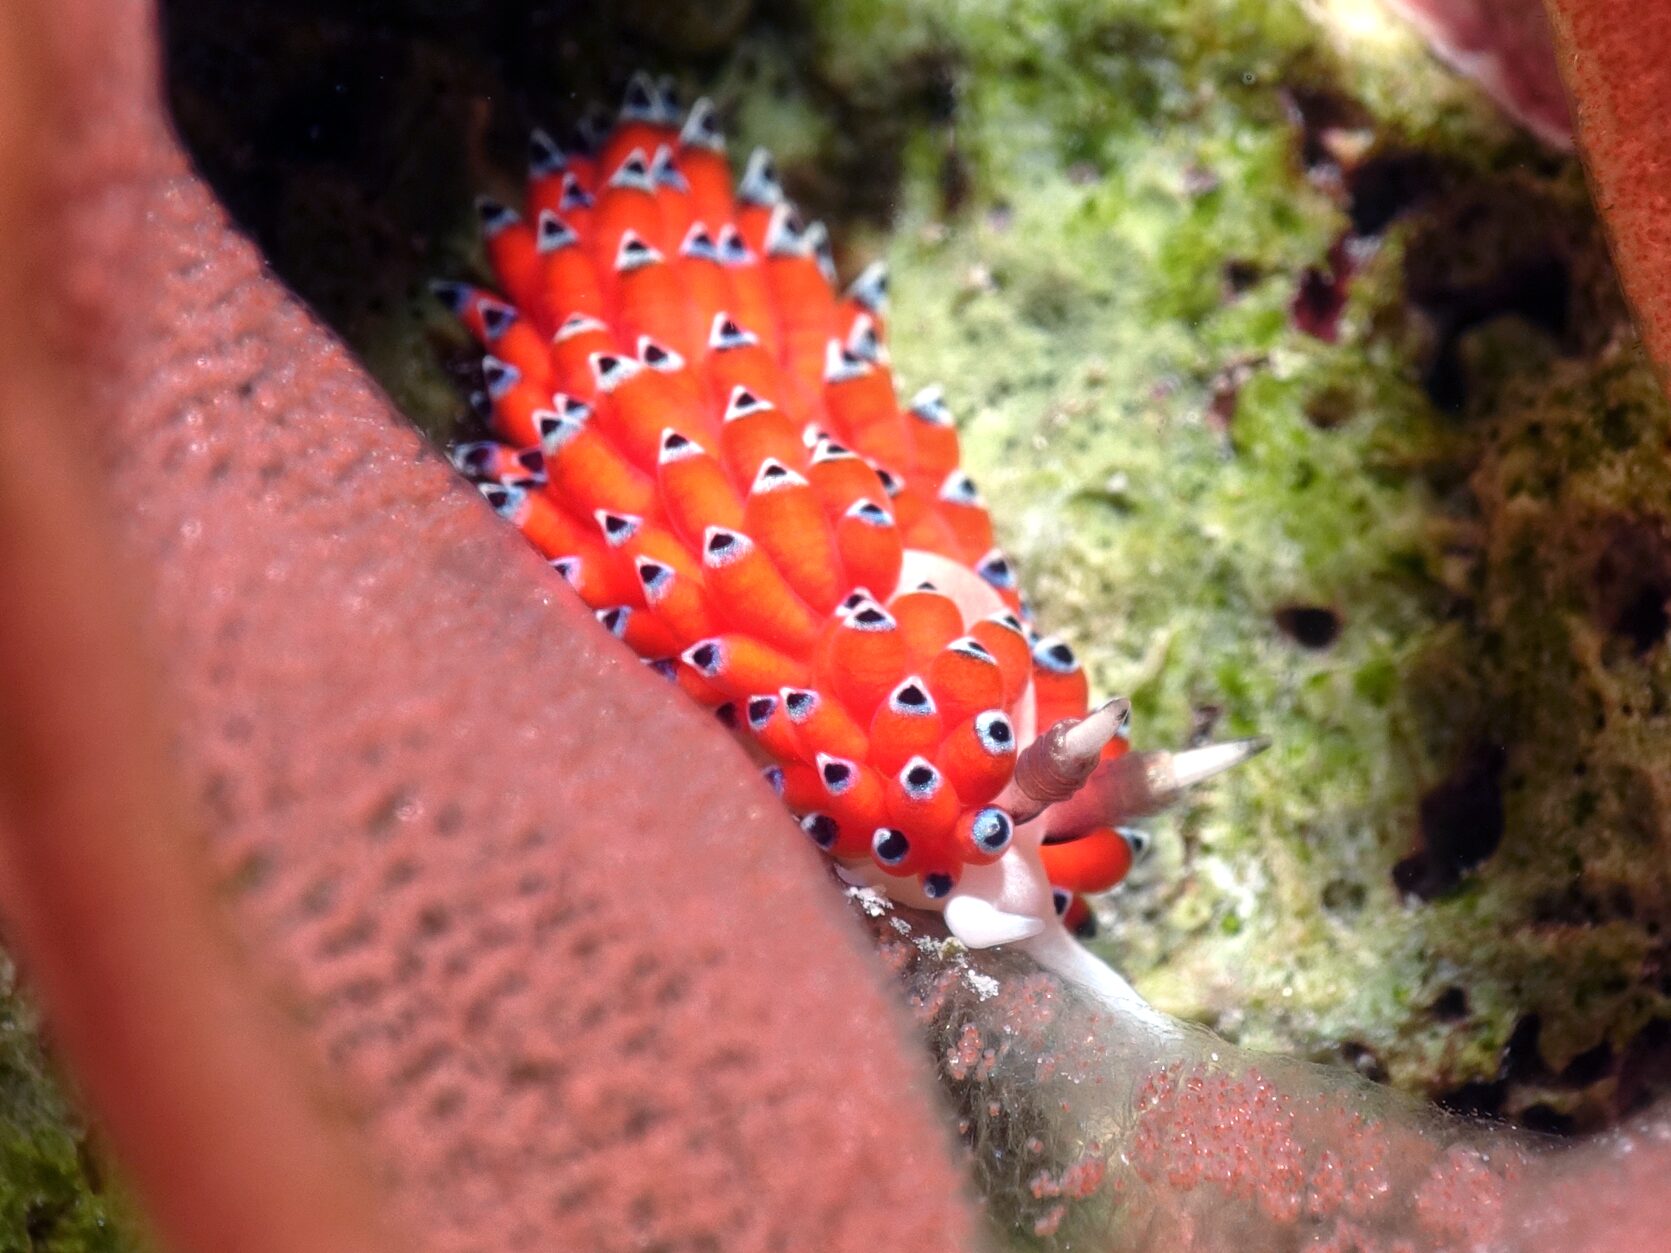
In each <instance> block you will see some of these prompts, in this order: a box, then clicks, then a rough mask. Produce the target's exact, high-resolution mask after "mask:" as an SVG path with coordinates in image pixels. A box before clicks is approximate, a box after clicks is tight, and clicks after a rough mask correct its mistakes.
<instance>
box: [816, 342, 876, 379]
mask: <svg viewBox="0 0 1671 1253" xmlns="http://www.w3.org/2000/svg"><path fill="white" fill-rule="evenodd" d="M869 373H870V363H869V362H868V361H865V360H864V359H863V358H861V357H855V356H854V355H853V354H852V353H851V352H849V351H848V350H847V345H845V344H843V343H842V342H841V341H840V340H839V339H832V340H830V341H829V342H828V343H826V344H825V345H824V381H825V382H826V383H845V382H848V381H849V380H851V379H859V378H863V377H864V376H865V375H867V374H869Z"/></svg>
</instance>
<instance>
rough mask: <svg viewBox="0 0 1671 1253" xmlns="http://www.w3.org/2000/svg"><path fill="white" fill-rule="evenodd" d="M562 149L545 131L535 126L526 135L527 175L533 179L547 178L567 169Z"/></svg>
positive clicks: (566, 160) (566, 159) (566, 161)
mask: <svg viewBox="0 0 1671 1253" xmlns="http://www.w3.org/2000/svg"><path fill="white" fill-rule="evenodd" d="M568 164H569V162H568V158H567V157H566V156H564V155H563V149H562V147H561V146H560V145H559V144H558V143H557V141H556V140H555V139H553V138H552V137H551V136H550V135H549V134H547V133H546V132H545V131H543V130H541V129H540V128H539V127H538V126H536V127H535V128H534V129H533V130H532V131H530V132H529V133H528V173H529V175H530V176H531V177H533V178H549V177H550V176H551V175H553V174H560V173H562V172H563V170H564V169H566V168H567V167H568Z"/></svg>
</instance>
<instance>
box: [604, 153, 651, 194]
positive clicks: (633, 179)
mask: <svg viewBox="0 0 1671 1253" xmlns="http://www.w3.org/2000/svg"><path fill="white" fill-rule="evenodd" d="M608 185H609V186H610V187H626V188H630V189H631V190H633V191H642V192H645V193H647V194H650V195H654V194H655V190H656V180H655V178H654V176H653V175H651V173H650V158H649V157H647V156H645V155H644V149H642V148H634V149H633V150H632V151H631V152H629V153H627V155H626V156H625V157H624V158H622V160H621V164H620V165H618V166H616V167H615V172H614V173H613V174H611V175H610V176H609V183H608Z"/></svg>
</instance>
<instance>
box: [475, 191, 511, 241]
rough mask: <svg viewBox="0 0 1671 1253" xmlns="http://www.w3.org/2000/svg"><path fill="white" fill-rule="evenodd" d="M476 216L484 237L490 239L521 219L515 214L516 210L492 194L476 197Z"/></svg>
mask: <svg viewBox="0 0 1671 1253" xmlns="http://www.w3.org/2000/svg"><path fill="white" fill-rule="evenodd" d="M476 217H477V219H478V220H479V221H480V222H481V224H482V238H484V239H492V238H493V237H494V236H495V235H497V234H499V232H500V231H503V230H505V229H506V228H508V227H511V226H515V225H516V224H517V223H518V222H520V221H521V220H522V219H521V218H519V217H518V216H517V215H516V210H514V209H508V208H506V207H505V206H504V205H502V204H500V203H499V202H498V201H497V200H495V199H494V198H493V197H492V196H477V197H476Z"/></svg>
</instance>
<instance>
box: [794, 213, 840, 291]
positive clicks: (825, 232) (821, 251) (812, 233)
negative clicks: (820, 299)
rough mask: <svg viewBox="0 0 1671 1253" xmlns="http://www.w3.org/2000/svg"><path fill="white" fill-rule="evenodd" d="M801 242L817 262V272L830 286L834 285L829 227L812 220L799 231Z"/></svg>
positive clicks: (834, 273) (832, 250)
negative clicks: (804, 228) (809, 224)
mask: <svg viewBox="0 0 1671 1253" xmlns="http://www.w3.org/2000/svg"><path fill="white" fill-rule="evenodd" d="M801 242H802V244H803V245H804V246H805V247H806V249H807V251H808V252H810V253H811V254H812V256H813V259H814V260H816V261H817V262H818V272H819V273H820V274H822V275H823V276H824V281H825V282H826V283H828V284H829V285H830V286H831V287H834V286H835V285H836V263H835V246H834V245H833V244H831V243H830V228H829V227H827V226H825V225H824V224H823V223H822V222H814V223H813V224H812V225H811V226H809V227H807V228H806V230H804V231H802V232H801Z"/></svg>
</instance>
